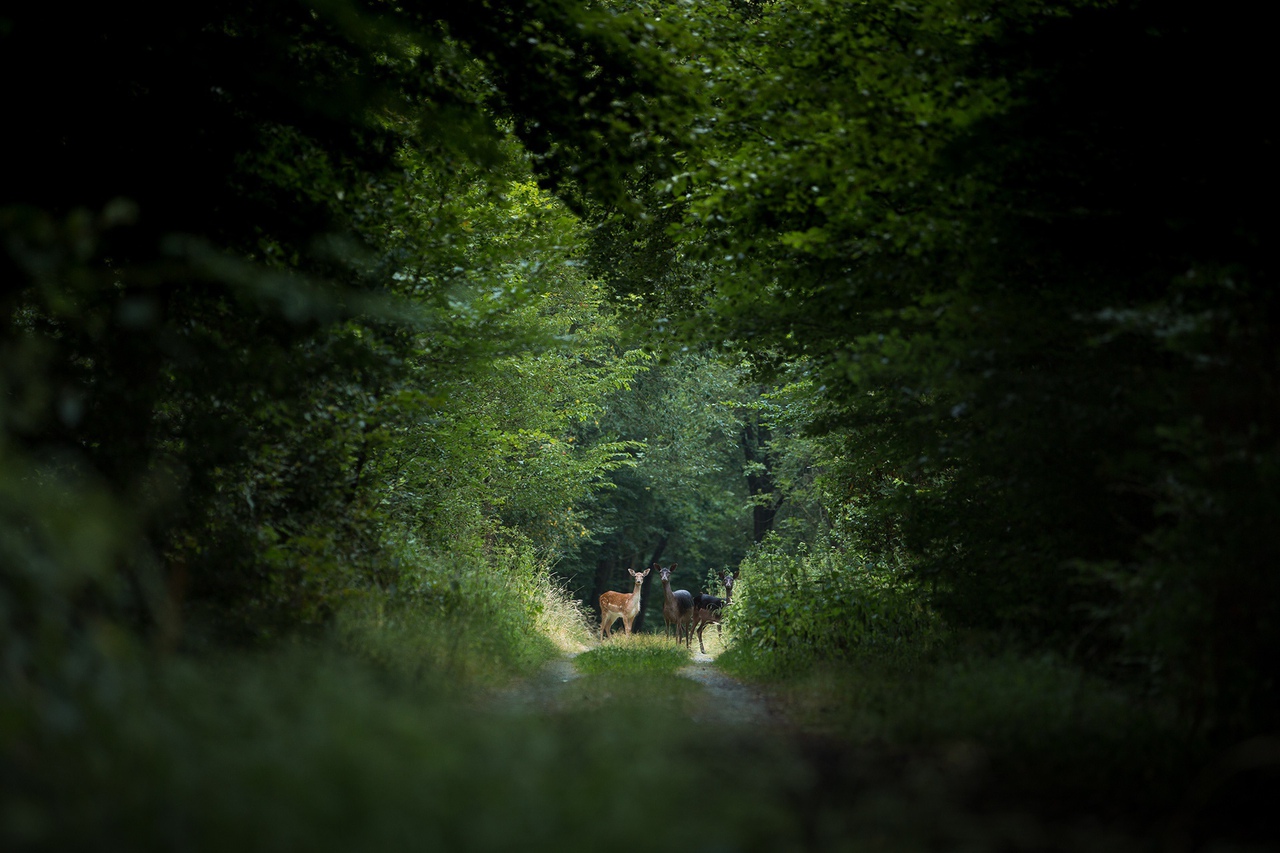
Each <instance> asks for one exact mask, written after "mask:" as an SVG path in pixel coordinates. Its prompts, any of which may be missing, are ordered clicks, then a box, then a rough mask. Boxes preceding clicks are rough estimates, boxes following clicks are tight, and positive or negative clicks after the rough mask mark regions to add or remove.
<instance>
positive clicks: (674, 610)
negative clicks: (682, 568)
mask: <svg viewBox="0 0 1280 853" xmlns="http://www.w3.org/2000/svg"><path fill="white" fill-rule="evenodd" d="M676 565H677V564H676V563H672V564H671V565H669V566H667V567H666V568H665V569H664V568H662V567H661V566H659V565H658V564H657V563H654V564H653V568H655V569H657V570H658V576H659V577H661V578H662V621H663V623H664V626H663V632H664V633H667V634H669V633H670V631H671V628H672V626H674V627H675V631H676V642H677V643H678V642H680V641H681V639H683V640H684V644H685V647H686V648H687V647H689V646H690V645H692V643H693V595H692V594H691V593H690V592H689V590H687V589H675V590H673V589H672V588H671V573H672V572H674V571H675V570H676Z"/></svg>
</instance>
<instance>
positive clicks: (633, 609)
mask: <svg viewBox="0 0 1280 853" xmlns="http://www.w3.org/2000/svg"><path fill="white" fill-rule="evenodd" d="M641 583H643V581H641V580H640V578H636V588H635V589H633V590H631V598H630V599H629V600H628V601H627V607H626V612H627V613H628V614H630V613H638V612H639V611H640V584H641Z"/></svg>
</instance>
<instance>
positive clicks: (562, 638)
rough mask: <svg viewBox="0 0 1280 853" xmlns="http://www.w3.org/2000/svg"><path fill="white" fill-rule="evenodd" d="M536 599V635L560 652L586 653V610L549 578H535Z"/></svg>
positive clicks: (587, 641) (588, 639) (547, 576)
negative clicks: (539, 635) (550, 643)
mask: <svg viewBox="0 0 1280 853" xmlns="http://www.w3.org/2000/svg"><path fill="white" fill-rule="evenodd" d="M536 599H537V601H538V604H539V609H538V615H537V619H536V623H535V624H536V626H537V632H538V633H539V634H541V635H542V636H544V637H546V638H547V639H549V640H550V641H551V642H552V644H554V645H555V647H556V648H557V649H559V650H560V651H561V652H565V653H567V654H576V653H578V652H582V651H586V649H587V648H588V646H589V645H590V643H591V634H592V629H591V627H590V626H589V625H588V618H589V617H588V612H587V608H586V607H585V606H584V605H583V604H582V602H580V601H578V600H577V599H575V598H574V597H573V596H572V595H570V594H569V592H567V591H566V590H565V589H563V588H562V587H560V586H559V585H557V584H556V583H555V582H554V581H553V580H552V579H551V577H550V575H547V574H542V575H539V576H538V578H537V590H536Z"/></svg>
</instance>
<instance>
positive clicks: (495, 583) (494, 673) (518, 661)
mask: <svg viewBox="0 0 1280 853" xmlns="http://www.w3.org/2000/svg"><path fill="white" fill-rule="evenodd" d="M336 625H337V631H338V634H339V636H340V637H341V640H342V642H343V644H344V645H345V646H346V647H347V648H348V649H349V650H351V651H354V652H356V653H357V654H360V655H363V656H365V657H366V658H368V659H369V660H371V661H373V662H376V663H377V664H378V665H380V666H383V667H385V668H388V669H391V670H394V671H395V672H397V673H398V674H399V675H401V676H420V677H432V676H438V677H443V678H444V679H445V680H447V681H448V682H449V683H451V684H454V685H457V686H460V687H464V688H465V687H470V686H477V685H485V684H493V683H501V682H503V681H506V680H508V679H510V678H512V677H513V676H521V675H529V674H530V673H532V672H534V671H535V670H536V669H537V668H538V667H539V666H541V665H542V664H544V663H545V662H547V661H548V660H550V659H552V658H554V657H557V656H559V655H560V654H562V653H564V652H572V651H579V650H581V649H585V648H586V647H587V644H588V643H589V642H590V641H591V639H590V629H589V628H588V627H587V613H586V610H585V609H584V608H583V607H582V605H581V604H580V603H579V602H577V601H575V600H574V599H572V598H571V597H570V595H569V593H568V592H567V591H565V590H564V589H563V588H562V587H561V586H560V585H559V584H558V583H557V582H556V580H555V579H554V578H553V577H552V576H551V574H550V572H549V571H548V569H547V568H546V566H545V565H543V564H541V563H539V561H538V559H537V555H536V553H535V552H534V551H533V550H532V549H528V548H521V547H514V546H513V547H506V548H498V549H494V551H493V552H492V553H491V555H490V556H489V558H488V560H487V561H480V560H477V559H476V558H474V557H456V556H449V555H441V554H435V553H421V552H412V551H408V552H407V553H406V554H405V556H404V557H403V559H402V569H401V574H400V581H399V584H398V585H397V587H396V588H395V589H393V590H371V591H368V592H365V593H364V594H361V595H359V596H354V597H353V599H352V601H351V602H350V603H349V604H348V606H347V607H346V608H345V609H344V610H343V611H342V612H341V613H340V614H339V617H338V619H337V622H336Z"/></svg>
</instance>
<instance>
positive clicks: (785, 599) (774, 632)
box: [723, 539, 940, 675]
mask: <svg viewBox="0 0 1280 853" xmlns="http://www.w3.org/2000/svg"><path fill="white" fill-rule="evenodd" d="M725 625H726V627H727V629H728V630H729V631H730V632H731V634H732V638H733V640H732V646H731V648H730V650H729V652H727V653H726V655H725V657H724V658H723V662H724V663H725V664H726V665H728V666H730V667H732V668H734V669H736V670H738V671H741V672H754V673H756V674H761V675H767V674H771V673H773V674H776V673H781V672H786V671H795V670H797V669H805V668H807V667H809V666H812V665H813V664H815V663H818V662H821V661H839V660H847V659H849V658H850V657H851V656H852V655H854V654H855V653H856V652H860V651H866V650H868V649H884V648H890V647H893V646H895V645H897V644H899V643H902V642H904V641H906V640H912V641H913V642H916V643H924V644H928V643H929V642H930V641H931V638H932V637H933V636H934V635H935V634H936V633H937V632H938V631H939V629H940V625H939V623H938V621H937V619H936V618H935V617H934V616H933V614H932V613H931V612H930V611H929V609H928V607H927V606H926V604H925V603H924V595H923V593H922V591H921V590H919V589H918V588H917V587H916V586H915V585H914V583H913V582H912V581H910V580H907V579H906V578H904V577H902V576H901V575H899V574H898V573H897V572H895V571H894V570H893V568H892V567H890V566H887V565H885V564H882V563H876V562H873V561H869V560H863V559H861V558H859V557H857V556H856V555H853V554H851V553H849V552H845V551H841V550H839V549H837V548H836V547H834V546H833V545H832V544H831V543H830V542H829V541H822V540H820V541H819V542H818V543H817V544H815V545H814V546H813V547H812V548H811V549H810V548H809V547H808V546H806V545H804V544H803V543H801V544H800V545H798V546H797V547H796V549H795V551H794V552H788V551H787V550H785V549H784V548H783V547H782V546H781V545H780V543H779V542H778V540H776V539H774V540H766V542H765V543H764V544H763V545H762V546H761V548H760V549H759V550H757V551H756V552H755V553H754V554H752V555H751V556H749V557H748V558H747V559H746V560H744V561H743V563H742V566H741V568H740V570H739V577H738V581H737V583H736V584H735V586H734V593H733V604H732V605H731V606H730V608H729V609H728V611H727V612H726V616H725Z"/></svg>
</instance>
